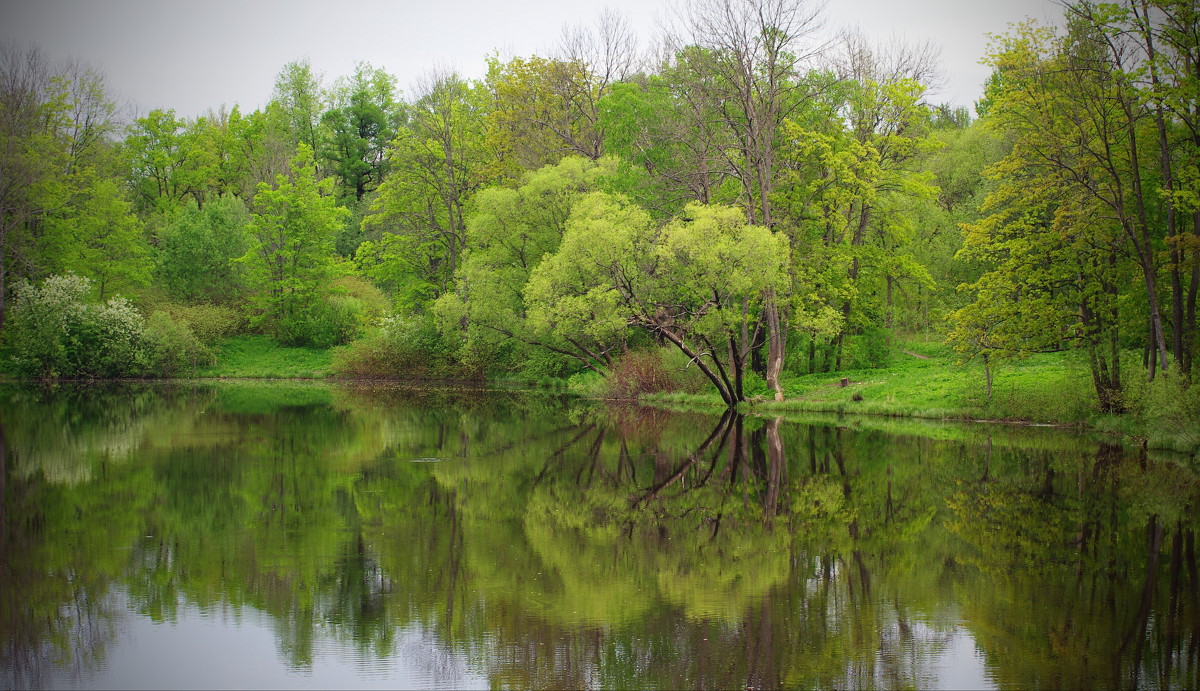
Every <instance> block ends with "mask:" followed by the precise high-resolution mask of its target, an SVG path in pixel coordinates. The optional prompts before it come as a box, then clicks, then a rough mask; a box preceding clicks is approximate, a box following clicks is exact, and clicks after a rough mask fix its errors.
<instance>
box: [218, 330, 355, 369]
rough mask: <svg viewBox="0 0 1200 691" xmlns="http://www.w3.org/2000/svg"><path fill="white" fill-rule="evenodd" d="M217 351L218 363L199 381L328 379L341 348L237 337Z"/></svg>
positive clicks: (263, 337)
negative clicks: (282, 343) (220, 379)
mask: <svg viewBox="0 0 1200 691" xmlns="http://www.w3.org/2000/svg"><path fill="white" fill-rule="evenodd" d="M215 350H216V353H215V355H216V362H215V363H214V364H213V365H211V366H209V367H200V368H197V369H196V370H195V376H197V377H217V378H230V379H324V378H325V377H328V376H329V375H330V374H332V365H333V357H334V354H335V353H336V352H337V351H338V348H337V347H335V348H327V349H326V348H290V347H287V346H282V345H279V344H278V343H277V342H275V341H274V340H273V339H272V338H271V337H269V336H235V337H233V338H229V339H227V340H225V341H224V342H223V343H222V344H221V345H220V346H219V347H218V348H216V349H215Z"/></svg>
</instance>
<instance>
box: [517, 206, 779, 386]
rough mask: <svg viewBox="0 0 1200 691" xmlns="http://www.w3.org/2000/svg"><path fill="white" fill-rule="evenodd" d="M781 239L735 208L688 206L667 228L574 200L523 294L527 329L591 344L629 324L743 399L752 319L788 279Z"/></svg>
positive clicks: (621, 209)
mask: <svg viewBox="0 0 1200 691" xmlns="http://www.w3.org/2000/svg"><path fill="white" fill-rule="evenodd" d="M787 257H788V247H787V240H786V238H785V237H783V236H781V235H774V234H772V233H771V232H770V231H769V230H768V229H766V228H764V227H762V226H754V225H750V224H747V223H746V221H745V216H744V214H743V213H741V212H739V211H738V210H736V209H735V208H733V207H721V206H714V205H709V206H705V205H701V204H691V205H689V206H687V207H686V208H685V209H684V212H683V214H681V215H680V216H679V217H677V218H676V219H674V220H671V221H670V222H668V223H667V224H666V225H663V226H657V225H656V224H654V223H653V222H652V220H651V218H650V216H649V214H647V213H646V212H645V211H644V210H642V209H640V208H638V207H636V206H633V205H631V204H630V203H629V202H628V201H626V200H624V199H622V198H620V197H614V196H611V195H608V194H604V193H600V192H596V193H592V194H590V195H588V196H585V197H583V198H582V199H581V200H580V201H579V202H577V203H576V205H575V208H574V209H573V210H572V212H571V217H570V220H569V221H568V223H567V231H566V233H565V235H564V236H563V240H562V244H561V246H560V247H559V250H558V251H557V252H556V253H554V254H552V255H550V256H549V257H547V258H546V259H545V260H544V261H543V262H542V263H541V264H539V265H538V266H537V268H535V269H534V271H533V273H532V274H531V276H530V279H529V283H528V285H527V286H526V288H525V300H526V303H527V305H528V307H529V319H530V322H531V323H532V325H533V328H534V330H535V332H542V333H550V334H554V335H556V336H558V337H560V338H564V339H565V338H586V339H588V340H590V341H592V342H598V343H606V342H607V343H611V342H613V341H614V340H619V339H620V338H621V337H622V335H623V333H624V330H625V329H626V328H627V327H628V326H636V327H640V328H642V329H645V330H647V331H649V332H650V333H652V334H654V335H655V336H658V337H661V338H663V339H666V340H668V341H670V342H671V343H672V344H674V345H675V346H676V347H678V348H679V349H680V350H681V351H682V352H683V353H684V354H685V355H687V357H688V358H689V359H690V360H691V361H692V362H693V363H695V365H696V366H697V367H698V368H700V370H701V371H702V372H704V374H705V376H706V377H708V379H709V381H710V382H712V384H713V386H714V387H715V388H716V390H717V392H718V393H719V394H720V396H721V399H722V400H723V401H725V403H726V404H727V405H730V406H734V405H736V404H737V403H738V402H739V401H742V400H744V398H745V394H744V390H743V377H742V375H743V370H744V368H745V364H746V361H747V358H748V357H749V354H750V348H749V346H750V344H751V343H753V342H754V340H755V339H754V337H753V335H752V334H751V333H750V331H751V330H752V329H755V328H761V327H758V326H756V323H758V322H757V317H758V314H759V313H760V312H761V310H763V309H764V305H765V302H766V300H767V296H768V295H769V294H770V291H772V290H777V289H779V288H780V287H781V286H782V285H783V284H784V282H785V281H786V278H787V261H788V260H787Z"/></svg>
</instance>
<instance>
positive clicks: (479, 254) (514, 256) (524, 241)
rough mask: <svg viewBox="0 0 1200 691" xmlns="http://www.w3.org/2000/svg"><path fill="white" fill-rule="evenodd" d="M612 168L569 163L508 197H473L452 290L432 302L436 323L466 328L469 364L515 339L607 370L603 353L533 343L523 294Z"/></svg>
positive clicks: (498, 193)
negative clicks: (584, 199)
mask: <svg viewBox="0 0 1200 691" xmlns="http://www.w3.org/2000/svg"><path fill="white" fill-rule="evenodd" d="M615 168H616V161H615V160H613V159H611V158H603V159H600V160H599V161H591V160H589V159H586V158H581V157H578V156H571V157H568V158H564V159H563V160H562V161H561V162H560V163H559V164H558V165H554V166H546V167H544V168H542V169H541V170H537V171H533V172H529V173H526V174H525V176H524V178H523V184H521V185H520V186H519V187H516V188H515V189H514V188H509V187H489V188H486V189H484V190H481V191H480V192H479V193H478V194H476V196H475V198H474V200H473V204H472V206H473V207H474V209H475V211H474V213H473V214H472V216H471V218H470V220H468V222H467V232H468V233H469V236H470V238H471V244H470V246H469V247H468V248H467V250H466V253H465V256H464V258H463V262H462V266H461V268H460V269H459V271H458V274H457V276H456V284H455V285H456V289H455V291H454V292H448V293H446V294H444V295H443V296H442V297H440V298H439V299H438V302H437V311H438V312H439V314H441V315H442V317H443V321H446V322H448V323H449V325H450V326H451V327H454V328H455V329H456V330H457V327H458V326H459V324H460V323H461V324H462V325H463V326H464V327H465V328H464V330H465V336H466V349H467V351H468V352H469V353H472V355H471V357H472V358H473V359H474V358H484V359H488V358H490V356H491V355H492V354H494V352H495V351H496V350H497V349H499V348H500V347H501V346H502V345H503V344H504V343H505V342H507V341H508V340H509V339H515V340H517V341H519V342H524V343H529V344H532V345H536V346H541V347H545V348H549V349H550V350H552V351H554V352H558V353H562V354H566V355H569V356H571V357H574V358H576V359H578V360H580V361H582V362H584V363H586V365H587V366H589V367H592V368H596V369H601V368H604V367H605V366H606V365H608V364H610V361H609V357H608V351H607V348H606V347H597V348H596V350H592V349H591V348H588V347H587V346H585V345H584V344H583V343H582V342H580V341H578V340H576V339H574V338H571V337H568V338H566V339H547V340H540V339H539V337H538V336H535V335H534V334H533V333H532V331H531V329H530V327H529V325H528V324H527V321H526V316H527V310H526V305H525V298H524V290H525V285H526V283H528V281H529V277H530V274H531V273H532V271H533V270H534V268H535V267H537V266H538V265H539V264H540V263H541V262H542V260H543V258H545V257H546V256H547V255H549V254H552V253H554V252H555V251H557V250H558V247H559V243H560V242H561V241H562V238H563V235H564V233H565V232H566V226H567V219H568V218H569V216H570V213H571V208H572V206H573V205H574V203H575V201H576V200H578V199H579V198H580V197H581V196H583V195H584V194H585V193H587V192H591V191H594V190H596V189H597V188H598V186H599V182H600V180H601V179H602V178H603V177H604V176H606V175H608V174H611V172H612V171H613V170H614V169H615ZM543 338H545V336H544V335H543ZM517 352H525V351H524V350H518V351H517Z"/></svg>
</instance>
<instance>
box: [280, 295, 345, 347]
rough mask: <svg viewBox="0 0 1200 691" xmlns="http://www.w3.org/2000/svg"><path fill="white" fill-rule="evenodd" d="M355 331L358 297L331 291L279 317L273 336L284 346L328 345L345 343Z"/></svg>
mask: <svg viewBox="0 0 1200 691" xmlns="http://www.w3.org/2000/svg"><path fill="white" fill-rule="evenodd" d="M358 334H359V304H358V301H357V300H355V299H354V298H351V297H348V296H346V295H339V294H336V293H334V294H331V295H327V296H325V297H324V298H322V299H320V300H318V301H316V302H314V303H313V304H311V305H308V306H307V307H305V308H304V309H300V310H297V311H295V312H293V313H292V314H290V315H287V316H284V317H281V318H280V319H279V321H278V323H277V324H276V332H275V337H276V338H277V339H278V340H279V342H280V343H281V344H283V345H287V346H300V347H308V348H332V347H333V346H335V345H342V344H345V343H349V342H350V341H352V340H354V338H355V337H356V336H358Z"/></svg>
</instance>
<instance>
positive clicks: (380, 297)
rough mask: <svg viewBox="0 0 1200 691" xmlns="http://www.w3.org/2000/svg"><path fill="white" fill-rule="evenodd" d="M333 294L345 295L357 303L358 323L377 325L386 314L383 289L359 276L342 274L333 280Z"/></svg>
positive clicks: (386, 308)
mask: <svg viewBox="0 0 1200 691" xmlns="http://www.w3.org/2000/svg"><path fill="white" fill-rule="evenodd" d="M333 291H334V294H335V295H336V294H341V295H345V296H346V297H348V298H351V299H353V300H355V301H356V302H357V304H358V314H357V317H358V325H359V326H360V327H362V328H366V327H371V326H377V325H378V324H379V321H380V320H381V319H383V318H384V317H386V316H387V313H388V308H389V304H388V298H387V296H386V295H384V294H383V291H382V290H380V289H379V288H377V287H375V284H373V283H371V282H370V281H368V280H367V279H365V278H363V277H361V276H342V277H341V278H338V279H337V280H335V281H334V282H333Z"/></svg>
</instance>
